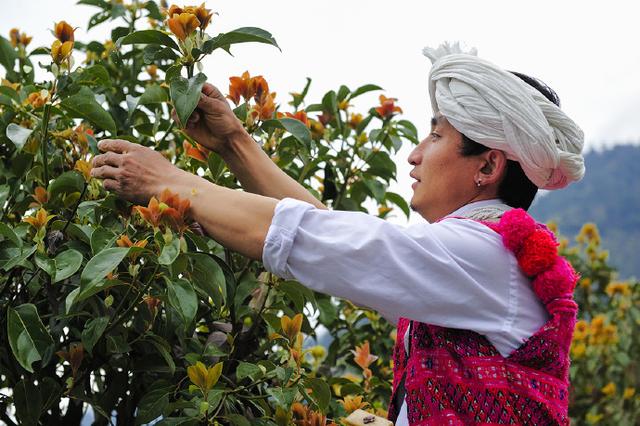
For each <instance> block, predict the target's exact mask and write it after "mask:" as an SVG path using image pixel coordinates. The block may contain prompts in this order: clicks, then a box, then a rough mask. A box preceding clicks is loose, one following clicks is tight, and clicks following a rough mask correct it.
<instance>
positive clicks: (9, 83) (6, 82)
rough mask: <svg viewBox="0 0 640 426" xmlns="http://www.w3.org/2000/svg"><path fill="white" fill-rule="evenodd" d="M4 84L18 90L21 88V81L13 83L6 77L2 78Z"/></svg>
mask: <svg viewBox="0 0 640 426" xmlns="http://www.w3.org/2000/svg"><path fill="white" fill-rule="evenodd" d="M2 86H6V87H11V88H12V89H13V90H16V91H17V90H18V89H19V88H20V83H12V82H10V81H9V80H7V79H6V78H3V79H2Z"/></svg>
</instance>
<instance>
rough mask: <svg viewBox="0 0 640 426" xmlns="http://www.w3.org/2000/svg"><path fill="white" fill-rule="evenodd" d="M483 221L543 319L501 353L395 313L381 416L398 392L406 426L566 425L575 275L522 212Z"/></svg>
mask: <svg viewBox="0 0 640 426" xmlns="http://www.w3.org/2000/svg"><path fill="white" fill-rule="evenodd" d="M483 223H485V224H486V225H487V226H489V227H490V228H492V229H493V230H495V231H496V232H498V233H499V234H500V235H501V236H502V240H503V242H504V244H505V246H506V247H507V248H508V249H509V250H511V251H512V252H513V253H514V254H515V255H516V258H517V259H518V264H519V265H520V268H521V269H522V270H523V272H524V273H525V274H526V275H527V276H529V277H531V278H532V286H533V289H534V292H535V293H536V295H537V296H538V297H539V298H540V299H541V300H542V302H543V303H544V304H545V306H546V308H547V310H548V312H549V314H550V319H549V321H548V322H547V323H546V324H544V325H543V326H542V328H541V329H540V330H538V331H537V332H536V333H535V334H534V335H532V336H531V337H530V338H529V339H528V340H527V341H525V342H524V343H523V344H522V345H521V346H520V347H519V348H517V349H516V350H514V351H513V352H512V353H511V354H510V355H509V356H507V357H503V356H502V355H501V354H500V353H499V352H498V351H497V350H496V348H495V347H494V346H493V345H492V344H491V343H490V342H489V341H488V340H487V338H486V337H484V336H482V335H480V334H478V333H476V332H473V331H469V330H459V329H451V328H444V327H438V326H434V325H430V324H424V323H420V322H417V321H410V320H409V319H406V318H401V319H400V321H399V323H398V333H397V340H396V345H395V348H394V355H393V356H394V381H393V395H392V397H391V404H390V406H389V419H390V420H392V421H395V420H396V418H397V416H398V411H399V410H400V405H399V404H400V403H401V402H402V395H403V394H404V396H405V400H406V404H407V414H408V419H409V424H410V425H412V426H427V425H465V426H466V425H493V424H527V425H567V424H569V417H568V403H569V348H570V345H571V339H572V336H573V330H574V326H575V321H576V314H577V305H576V303H575V302H574V300H573V296H572V294H573V289H574V287H575V283H576V281H577V279H578V276H577V275H576V273H575V272H574V270H573V268H572V267H571V265H570V264H569V263H568V262H567V261H566V260H565V259H564V258H562V257H560V256H558V254H557V243H556V241H555V238H554V236H553V234H552V233H551V232H549V231H548V230H547V229H546V227H545V226H544V225H540V224H536V223H535V221H534V220H533V219H532V218H531V217H530V216H529V215H528V214H527V213H526V212H525V211H524V210H522V209H514V210H509V211H507V212H505V213H504V214H503V215H502V218H501V219H500V222H499V223H490V222H483ZM487 267H490V265H488V266H487ZM409 324H411V327H409ZM408 328H410V329H411V335H410V337H409V345H408V346H409V355H408V356H407V353H406V352H405V345H404V335H405V333H406V332H407V329H408Z"/></svg>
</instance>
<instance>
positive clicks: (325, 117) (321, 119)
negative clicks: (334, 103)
mask: <svg viewBox="0 0 640 426" xmlns="http://www.w3.org/2000/svg"><path fill="white" fill-rule="evenodd" d="M331 120H333V116H332V115H331V114H329V113H328V112H323V113H322V114H321V115H319V116H318V121H319V122H320V123H322V125H323V126H326V125H327V124H329V122H330V121H331Z"/></svg>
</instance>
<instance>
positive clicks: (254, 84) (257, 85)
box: [249, 75, 269, 104]
mask: <svg viewBox="0 0 640 426" xmlns="http://www.w3.org/2000/svg"><path fill="white" fill-rule="evenodd" d="M249 85H250V91H251V92H252V93H253V98H254V99H255V101H256V102H257V103H259V104H262V103H264V102H265V100H266V98H267V97H268V95H269V84H268V83H267V80H265V79H264V77H262V76H261V75H257V76H255V77H253V78H252V79H251V82H250V83H249Z"/></svg>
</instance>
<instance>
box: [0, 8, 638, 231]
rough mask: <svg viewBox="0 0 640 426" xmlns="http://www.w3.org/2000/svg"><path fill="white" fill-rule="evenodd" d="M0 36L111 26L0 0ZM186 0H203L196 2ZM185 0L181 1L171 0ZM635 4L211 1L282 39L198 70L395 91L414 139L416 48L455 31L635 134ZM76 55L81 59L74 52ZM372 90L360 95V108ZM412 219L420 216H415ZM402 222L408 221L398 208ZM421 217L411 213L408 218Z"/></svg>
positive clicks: (404, 177) (291, 85) (371, 99)
mask: <svg viewBox="0 0 640 426" xmlns="http://www.w3.org/2000/svg"><path fill="white" fill-rule="evenodd" d="M3 3H4V4H3V18H2V20H1V21H0V33H1V34H2V35H3V36H4V37H8V33H9V30H10V29H11V28H12V27H15V26H17V27H19V28H20V29H21V30H23V31H26V32H27V33H28V34H30V35H33V36H34V40H33V42H32V46H38V45H47V46H50V45H51V42H52V41H53V38H52V36H51V34H50V33H49V29H51V28H52V27H53V22H55V21H59V20H62V19H64V20H66V21H67V22H69V23H70V24H72V25H73V26H79V27H80V28H79V29H78V31H77V33H76V38H77V39H78V40H87V39H91V40H93V39H96V40H101V41H104V40H105V39H106V38H107V37H108V34H109V31H110V30H111V28H112V27H113V26H114V25H113V24H110V23H105V24H102V25H100V26H98V27H96V28H94V29H92V30H91V31H90V32H89V34H88V35H87V33H86V31H85V28H86V24H87V22H88V19H89V17H90V16H91V14H93V13H95V12H96V11H97V9H96V8H94V7H90V6H85V5H75V1H72V0H56V1H51V0H48V1H46V0H21V1H14V0H3ZM194 3H200V0H197V1H195V2H194ZM178 4H181V3H178ZM636 4H637V3H636V2H631V1H607V2H596V1H558V0H555V1H548V0H537V1H535V2H533V1H528V2H519V1H513V0H511V1H482V2H480V1H477V0H464V1H463V0H457V1H456V0H448V1H438V2H433V1H412V2H409V1H394V2H388V1H386V2H383V1H380V0H342V1H334V0H325V1H312V2H302V1H299V0H298V1H293V0H278V1H271V2H270V1H264V0H262V1H257V0H244V1H238V0H219V1H211V0H207V1H206V5H207V7H208V8H210V9H213V10H214V11H216V12H218V14H219V15H218V16H215V17H214V20H213V22H212V24H211V25H210V26H209V33H210V34H213V35H215V34H217V33H218V32H220V31H222V32H225V31H229V30H232V29H234V28H237V27H243V26H256V27H260V28H263V29H265V30H267V31H270V32H271V33H272V34H273V35H274V37H275V38H276V40H277V41H278V44H279V45H280V47H281V48H282V52H280V51H279V50H277V49H275V48H273V47H271V46H267V45H259V44H251V45H244V46H243V45H240V46H235V47H234V48H233V50H232V52H233V54H234V57H230V56H228V55H227V54H226V53H224V52H222V51H220V52H217V53H216V54H214V55H213V56H210V57H208V58H207V59H205V62H204V66H205V68H204V72H205V74H207V76H208V77H209V80H210V81H211V82H212V83H214V84H215V85H217V86H219V87H220V88H221V89H222V90H223V92H226V89H227V87H228V78H229V77H230V76H232V75H239V74H240V73H242V72H243V71H245V70H249V71H250V72H251V74H252V75H253V74H262V75H263V76H264V77H265V78H266V79H267V80H268V81H269V84H270V87H271V89H272V90H273V91H275V92H277V93H278V97H277V99H278V100H280V101H283V100H288V93H289V92H292V91H300V90H301V89H302V87H303V85H304V83H305V77H307V76H308V77H311V78H312V79H313V83H312V86H311V90H310V93H309V97H308V98H307V99H308V100H310V101H313V102H315V101H317V100H319V99H320V97H321V95H322V94H323V93H325V92H326V91H328V90H330V89H336V90H337V88H338V87H339V86H340V85H341V84H346V85H347V86H349V87H350V88H352V89H354V88H356V87H358V86H360V85H363V84H366V83H375V84H378V85H379V86H381V87H383V88H384V89H385V94H386V95H387V96H391V97H396V98H398V105H400V106H401V107H402V108H403V109H404V112H405V114H404V117H405V118H406V119H409V120H411V121H412V122H414V123H415V124H416V126H417V127H418V130H419V132H420V135H421V137H424V135H425V133H426V132H427V130H428V128H427V127H428V119H429V118H430V117H431V110H430V107H429V102H428V91H427V76H428V70H429V61H428V59H427V58H425V57H424V56H422V53H421V51H422V48H423V47H424V46H437V45H438V44H440V43H441V42H442V41H443V40H460V41H463V42H464V43H466V44H467V45H468V46H475V47H477V48H478V53H479V56H481V57H484V58H486V59H488V60H490V61H492V62H495V63H497V64H499V65H500V66H502V67H504V68H506V69H509V70H515V71H520V72H523V73H525V74H529V75H532V76H535V77H538V78H540V79H542V80H543V81H545V82H546V83H547V84H548V85H549V86H551V87H552V88H554V89H555V90H556V92H557V93H558V94H559V96H560V99H561V102H562V108H563V110H565V111H566V112H567V113H568V114H569V116H570V117H572V118H573V119H574V120H576V122H577V123H578V124H579V125H580V126H581V127H582V128H583V130H584V131H585V136H586V147H587V150H588V149H594V148H601V147H604V146H610V145H612V144H614V143H629V142H636V143H637V142H638V141H639V140H640V78H639V75H640V47H638V40H639V34H638V26H639V23H638V16H639V14H638V11H639V7H638V6H636ZM79 59H82V58H79ZM377 96H378V94H370V95H369V96H363V97H362V99H361V100H360V102H357V103H356V107H359V108H361V109H362V111H366V110H367V109H368V108H369V107H371V106H373V105H374V104H376V103H377ZM408 153H409V147H407V149H403V150H401V151H400V152H399V154H398V155H397V157H396V162H397V164H398V166H399V167H398V175H399V182H398V184H397V185H394V186H393V188H392V189H393V190H395V191H396V192H399V193H401V194H402V195H404V196H405V198H407V199H409V198H410V196H411V192H412V191H411V188H410V184H411V179H410V178H409V177H408V173H409V171H410V170H411V167H410V166H409V165H408V164H407V162H406V158H407V155H408ZM413 216H417V215H415V214H414V215H413ZM399 219H400V220H399V221H398V222H399V223H404V222H405V220H403V219H402V217H399ZM418 219H419V218H417V217H414V218H412V220H411V222H412V223H413V222H415V221H417V220H418Z"/></svg>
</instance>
